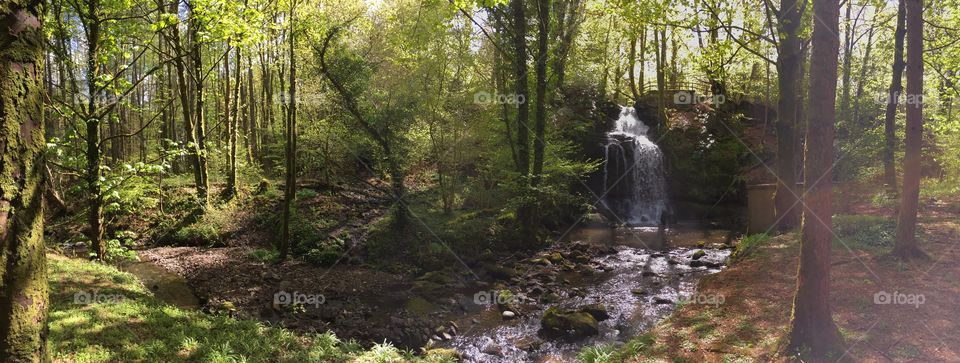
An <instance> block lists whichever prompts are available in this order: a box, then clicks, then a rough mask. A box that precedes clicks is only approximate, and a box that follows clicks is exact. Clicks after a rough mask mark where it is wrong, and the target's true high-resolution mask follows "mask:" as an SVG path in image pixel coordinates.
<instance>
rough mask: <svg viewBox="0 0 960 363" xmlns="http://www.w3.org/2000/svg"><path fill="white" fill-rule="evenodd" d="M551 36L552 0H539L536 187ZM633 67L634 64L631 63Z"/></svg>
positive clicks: (540, 170) (542, 145)
mask: <svg viewBox="0 0 960 363" xmlns="http://www.w3.org/2000/svg"><path fill="white" fill-rule="evenodd" d="M549 37H550V0H537V64H536V71H535V72H536V79H537V80H536V82H537V84H536V92H537V104H536V107H534V112H536V116H535V120H534V123H535V125H534V137H533V180H531V184H532V185H533V186H534V187H536V186H537V185H538V184H540V178H541V177H542V175H543V152H544V148H545V147H546V139H545V138H546V135H545V130H546V124H547V56H548V55H549V53H548V52H549V49H548V45H549V43H548V42H549V39H550V38H549ZM631 68H632V65H631Z"/></svg>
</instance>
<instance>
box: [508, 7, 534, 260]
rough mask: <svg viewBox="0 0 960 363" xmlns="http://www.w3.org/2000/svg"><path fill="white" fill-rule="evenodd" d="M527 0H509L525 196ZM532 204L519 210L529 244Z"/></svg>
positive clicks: (527, 164) (520, 168)
mask: <svg viewBox="0 0 960 363" xmlns="http://www.w3.org/2000/svg"><path fill="white" fill-rule="evenodd" d="M526 6H527V5H526V2H525V1H524V0H510V13H511V16H512V20H513V39H512V42H513V65H514V69H513V70H514V77H515V79H514V81H515V82H516V84H515V92H516V94H515V95H514V97H515V98H516V99H517V100H518V102H517V172H518V173H519V174H520V185H521V188H522V189H524V191H523V192H524V193H526V188H527V186H529V185H530V184H529V183H530V181H529V180H528V177H529V175H530V103H529V100H530V97H529V86H528V78H527V77H528V74H527V15H526ZM528 204H529V203H522V205H521V206H520V208H519V210H518V211H517V219H518V221H519V222H520V229H521V232H520V233H521V234H522V235H523V239H524V240H525V241H526V242H530V241H531V239H532V238H533V231H532V228H533V226H532V222H531V221H532V220H531V218H530V216H531V210H530V207H529V205H528Z"/></svg>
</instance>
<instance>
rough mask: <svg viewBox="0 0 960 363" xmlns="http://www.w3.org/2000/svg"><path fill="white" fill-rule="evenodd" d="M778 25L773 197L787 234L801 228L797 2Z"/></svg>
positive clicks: (789, 3) (787, 3)
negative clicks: (798, 163) (798, 186)
mask: <svg viewBox="0 0 960 363" xmlns="http://www.w3.org/2000/svg"><path fill="white" fill-rule="evenodd" d="M782 7H783V9H784V10H783V13H781V15H780V19H779V23H780V29H781V34H783V35H782V37H781V38H780V44H779V45H780V54H779V56H778V57H777V85H778V87H779V94H780V99H779V100H778V104H777V108H778V115H777V116H778V117H779V120H778V122H777V190H776V193H775V194H774V207H775V210H776V214H777V218H778V220H779V222H778V223H777V226H776V228H777V230H778V231H781V232H784V231H788V230H791V229H794V228H796V227H797V226H799V225H800V212H801V210H802V208H801V206H800V203H799V199H798V198H799V196H800V194H802V193H799V192H798V190H797V155H796V154H797V153H796V150H797V147H796V144H797V135H796V131H795V130H796V129H797V118H796V116H797V108H798V103H799V94H800V61H801V60H800V36H799V32H800V25H801V21H802V19H803V15H802V14H800V7H799V6H798V4H797V0H784V1H783V6H782Z"/></svg>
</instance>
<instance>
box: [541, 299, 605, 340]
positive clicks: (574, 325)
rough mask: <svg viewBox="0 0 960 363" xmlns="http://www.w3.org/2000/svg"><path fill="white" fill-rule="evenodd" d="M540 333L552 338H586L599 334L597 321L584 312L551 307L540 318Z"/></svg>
mask: <svg viewBox="0 0 960 363" xmlns="http://www.w3.org/2000/svg"><path fill="white" fill-rule="evenodd" d="M540 331H541V332H542V333H543V334H544V335H547V336H550V337H567V338H574V339H579V338H584V337H586V336H590V335H595V334H597V333H599V331H600V330H599V324H598V323H597V319H595V318H594V317H593V315H590V313H588V312H584V311H563V310H560V309H559V308H557V307H551V308H549V309H547V311H545V312H544V313H543V317H542V318H540Z"/></svg>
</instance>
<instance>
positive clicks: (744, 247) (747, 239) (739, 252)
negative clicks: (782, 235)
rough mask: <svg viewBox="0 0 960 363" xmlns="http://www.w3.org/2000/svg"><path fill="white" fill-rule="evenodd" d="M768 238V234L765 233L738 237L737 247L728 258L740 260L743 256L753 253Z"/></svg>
mask: <svg viewBox="0 0 960 363" xmlns="http://www.w3.org/2000/svg"><path fill="white" fill-rule="evenodd" d="M770 238H771V237H770V235H768V234H766V233H758V234H751V235H749V236H744V237H743V238H741V239H740V242H739V243H737V248H736V249H735V250H734V251H733V254H731V255H730V260H731V261H742V260H743V259H744V258H747V257H748V256H750V255H751V254H753V253H754V252H755V251H756V250H757V249H758V248H760V246H762V245H764V244H766V243H767V242H768V241H770Z"/></svg>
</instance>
